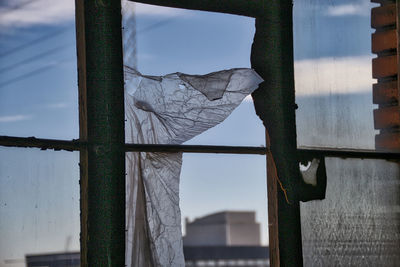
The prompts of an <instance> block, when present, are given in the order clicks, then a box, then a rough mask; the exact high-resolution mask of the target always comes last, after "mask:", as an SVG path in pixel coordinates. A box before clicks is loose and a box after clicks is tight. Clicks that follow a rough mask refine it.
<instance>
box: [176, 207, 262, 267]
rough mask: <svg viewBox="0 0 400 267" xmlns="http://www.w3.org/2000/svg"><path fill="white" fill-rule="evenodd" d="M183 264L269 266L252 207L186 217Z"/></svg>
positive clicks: (189, 265) (190, 265)
mask: <svg viewBox="0 0 400 267" xmlns="http://www.w3.org/2000/svg"><path fill="white" fill-rule="evenodd" d="M183 245H184V247H183V250H184V255H185V262H186V266H188V267H192V266H193V267H194V266H196V267H197V266H226V267H228V266H258V267H265V266H269V249H268V247H263V246H261V242H260V224H259V223H257V222H256V214H255V212H254V211H240V212H239V211H223V212H218V213H214V214H210V215H207V216H204V217H202V218H197V219H195V220H194V221H193V222H189V221H188V220H186V235H185V236H184V237H183Z"/></svg>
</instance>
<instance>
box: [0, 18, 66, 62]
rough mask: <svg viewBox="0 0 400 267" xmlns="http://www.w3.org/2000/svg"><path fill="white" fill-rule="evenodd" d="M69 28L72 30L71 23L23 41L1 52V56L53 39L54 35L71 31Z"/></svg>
mask: <svg viewBox="0 0 400 267" xmlns="http://www.w3.org/2000/svg"><path fill="white" fill-rule="evenodd" d="M69 30H72V29H71V25H67V26H64V27H62V28H61V29H58V30H55V31H52V32H50V33H48V34H44V35H42V36H40V37H39V38H36V39H33V40H31V41H29V42H26V43H23V44H21V45H19V46H16V47H13V48H11V49H9V50H6V51H4V52H1V53H0V58H1V57H7V56H9V55H11V54H14V53H16V52H18V51H21V50H23V49H25V48H27V47H29V46H32V45H35V44H38V43H41V42H43V41H45V40H48V39H51V38H53V37H56V36H58V35H60V34H62V33H64V32H67V31H69Z"/></svg>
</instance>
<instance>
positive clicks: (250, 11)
mask: <svg viewBox="0 0 400 267" xmlns="http://www.w3.org/2000/svg"><path fill="white" fill-rule="evenodd" d="M130 1H133V0H130ZM134 2H138V3H144V4H150V5H158V6H166V7H175V8H183V9H191V10H201V11H211V12H219V13H227V14H233V15H241V16H247V17H258V16H262V15H263V9H264V5H265V2H264V1H263V0H250V1H249V0H234V1H232V0H190V1H188V0H169V1H163V0H134Z"/></svg>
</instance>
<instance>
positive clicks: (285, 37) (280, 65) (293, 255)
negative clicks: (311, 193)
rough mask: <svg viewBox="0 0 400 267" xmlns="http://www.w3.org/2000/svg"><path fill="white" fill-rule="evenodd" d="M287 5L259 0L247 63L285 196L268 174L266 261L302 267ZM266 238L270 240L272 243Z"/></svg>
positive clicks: (289, 3) (283, 1)
mask: <svg viewBox="0 0 400 267" xmlns="http://www.w3.org/2000/svg"><path fill="white" fill-rule="evenodd" d="M292 8H293V7H292V0H269V1H267V0H265V1H264V4H263V10H264V15H263V16H262V17H257V18H256V33H255V36H254V43H253V47H252V53H251V63H252V67H253V68H254V69H255V70H256V71H257V73H258V74H260V75H261V77H263V78H264V80H265V81H264V82H263V83H262V84H261V86H260V88H259V89H258V90H257V91H256V92H254V94H253V98H254V101H255V108H256V112H257V115H258V116H260V118H261V119H262V121H263V123H264V125H265V127H266V129H267V131H268V133H269V138H270V145H271V147H270V149H271V153H272V155H273V158H274V161H275V164H276V170H277V178H278V179H279V180H280V181H281V183H282V186H283V188H284V189H285V190H286V192H287V197H288V200H287V199H286V197H285V194H284V191H283V190H282V189H281V188H280V185H279V183H278V181H277V178H276V177H275V178H274V179H271V177H268V183H269V185H268V187H269V190H268V193H269V194H275V195H269V196H268V198H269V199H271V200H273V199H276V198H277V200H278V201H275V203H273V201H272V203H271V201H269V205H275V207H269V220H270V223H272V224H273V223H276V225H275V229H276V228H277V229H276V231H275V232H274V231H272V235H274V236H270V246H271V245H272V246H274V245H276V248H275V250H274V251H272V253H275V254H276V255H278V256H276V258H275V259H274V262H272V261H271V266H302V265H303V259H302V244H301V227H300V209H299V200H298V199H299V198H298V185H299V178H300V177H299V169H298V168H299V167H298V163H297V162H298V161H297V156H296V155H297V154H296V149H297V144H296V121H295V107H296V105H295V90H294V67H293V29H292V23H293V22H292ZM270 163H271V162H269V164H268V167H270V168H269V169H268V175H269V176H271V174H273V170H272V166H273V165H271V164H270ZM272 183H275V184H274V185H275V187H273V186H271V184H272ZM277 183H278V185H277ZM271 188H272V189H271ZM274 188H275V190H273V189H274ZM270 189H271V190H270ZM270 208H271V209H270ZM274 208H275V210H274ZM271 211H273V212H271ZM271 213H272V214H271ZM271 229H272V228H271V227H270V230H271ZM270 235H271V231H270ZM271 238H272V240H273V242H274V244H271ZM274 238H275V239H274ZM272 257H273V255H271V259H272Z"/></svg>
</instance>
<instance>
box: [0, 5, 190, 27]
mask: <svg viewBox="0 0 400 267" xmlns="http://www.w3.org/2000/svg"><path fill="white" fill-rule="evenodd" d="M124 6H126V7H129V8H133V9H134V10H135V13H136V15H138V16H140V15H146V16H157V17H160V16H161V17H167V16H168V17H173V16H178V15H183V14H185V12H188V11H186V10H183V9H177V8H166V7H159V6H153V5H145V4H139V3H132V2H129V3H124ZM74 16H75V1H73V0H35V1H30V2H27V1H23V0H18V1H15V0H5V3H4V4H3V5H1V6H0V27H21V26H31V25H39V24H40V25H43V24H44V25H46V24H47V25H49V24H52V25H54V24H57V23H65V22H68V21H72V20H74Z"/></svg>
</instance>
